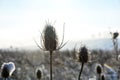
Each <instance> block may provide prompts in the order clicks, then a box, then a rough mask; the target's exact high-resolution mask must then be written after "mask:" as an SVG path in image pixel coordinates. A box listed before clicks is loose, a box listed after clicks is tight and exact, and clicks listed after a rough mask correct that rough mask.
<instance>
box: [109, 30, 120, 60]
mask: <svg viewBox="0 0 120 80" xmlns="http://www.w3.org/2000/svg"><path fill="white" fill-rule="evenodd" d="M110 34H111V36H112V42H113V46H114V50H115V53H116V60H118V55H119V53H118V39H117V37H118V36H119V33H118V32H114V33H112V32H110Z"/></svg>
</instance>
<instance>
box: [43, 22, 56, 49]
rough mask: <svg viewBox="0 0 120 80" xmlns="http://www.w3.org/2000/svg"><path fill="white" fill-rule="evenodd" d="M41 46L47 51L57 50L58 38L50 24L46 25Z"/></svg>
mask: <svg viewBox="0 0 120 80" xmlns="http://www.w3.org/2000/svg"><path fill="white" fill-rule="evenodd" d="M43 45H44V48H45V49H46V50H48V51H53V50H56V49H57V46H58V37H57V34H56V30H55V28H54V27H53V26H52V25H50V24H47V25H46V26H45V29H44V31H43Z"/></svg>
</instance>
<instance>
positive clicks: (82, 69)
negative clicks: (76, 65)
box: [78, 62, 84, 80]
mask: <svg viewBox="0 0 120 80" xmlns="http://www.w3.org/2000/svg"><path fill="white" fill-rule="evenodd" d="M83 66H84V63H83V62H82V66H81V70H80V73H79V77H78V80H80V76H81V73H82V70H83Z"/></svg>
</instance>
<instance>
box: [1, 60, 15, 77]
mask: <svg viewBox="0 0 120 80" xmlns="http://www.w3.org/2000/svg"><path fill="white" fill-rule="evenodd" d="M1 70H2V72H1V76H2V77H3V78H8V77H10V76H11V75H12V73H13V72H14V71H15V65H14V63H13V62H9V63H3V64H2V66H1Z"/></svg>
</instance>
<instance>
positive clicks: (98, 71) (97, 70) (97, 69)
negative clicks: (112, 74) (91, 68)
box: [96, 64, 102, 75]
mask: <svg viewBox="0 0 120 80" xmlns="http://www.w3.org/2000/svg"><path fill="white" fill-rule="evenodd" d="M96 73H97V74H99V75H100V74H101V73H102V66H101V65H100V64H97V65H96Z"/></svg>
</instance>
